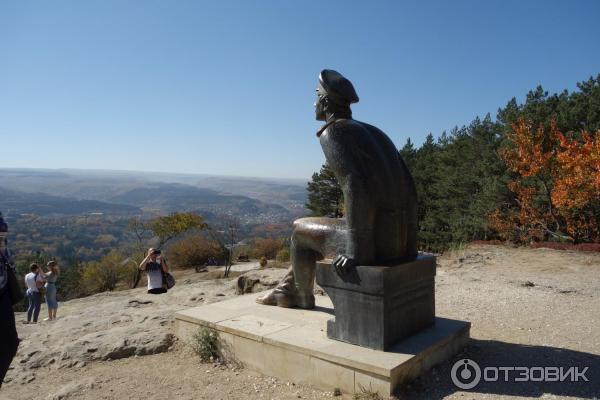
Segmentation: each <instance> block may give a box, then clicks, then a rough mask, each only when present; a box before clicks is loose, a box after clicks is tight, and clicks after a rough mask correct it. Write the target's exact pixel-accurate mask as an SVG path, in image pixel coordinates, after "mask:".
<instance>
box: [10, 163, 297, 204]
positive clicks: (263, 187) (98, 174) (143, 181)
mask: <svg viewBox="0 0 600 400" xmlns="http://www.w3.org/2000/svg"><path fill="white" fill-rule="evenodd" d="M162 184H179V185H180V186H171V187H163V188H168V189H170V190H173V191H174V194H169V195H168V198H169V199H170V200H172V201H173V202H174V203H173V205H172V206H171V205H169V204H165V203H164V202H163V206H164V209H165V210H172V209H174V208H175V207H180V206H181V204H182V203H185V204H186V205H185V207H184V208H188V207H190V206H194V204H190V202H189V201H188V200H190V201H192V199H187V200H185V198H187V197H189V196H190V195H192V194H193V195H197V196H199V198H200V200H199V203H201V204H202V203H207V202H208V203H210V204H215V203H216V202H217V203H218V202H220V201H226V197H227V196H233V197H237V199H229V200H227V201H230V202H233V203H240V202H242V203H243V198H244V197H245V198H250V199H254V200H259V201H260V202H263V203H265V204H269V205H276V206H282V207H284V208H286V209H288V210H290V211H291V212H292V214H294V215H296V214H298V213H302V212H304V203H305V202H306V182H305V181H303V180H298V179H271V178H245V177H229V176H212V175H198V174H170V173H150V172H127V171H95V170H91V171H87V170H40V169H0V187H3V188H6V189H10V190H14V191H18V192H29V193H46V194H49V195H56V194H57V193H60V196H62V197H69V198H74V199H78V200H97V201H104V202H121V201H120V199H125V201H126V203H125V204H129V205H133V206H136V207H140V208H143V207H144V206H150V207H152V206H151V201H150V200H149V199H148V195H151V194H152V193H151V192H147V191H144V190H148V189H149V190H154V189H158V188H161V187H162V186H161V185H162ZM185 187H189V188H190V189H185ZM193 189H200V190H197V191H194V190H193ZM203 189H210V190H209V191H207V190H203ZM175 193H177V195H175ZM150 197H151V198H152V197H155V196H153V195H152V196H150ZM252 204H253V205H254V206H256V207H258V208H261V206H260V205H258V204H256V203H253V202H248V201H246V205H245V206H244V205H243V204H242V207H245V208H248V207H250V208H252V207H253V206H252Z"/></svg>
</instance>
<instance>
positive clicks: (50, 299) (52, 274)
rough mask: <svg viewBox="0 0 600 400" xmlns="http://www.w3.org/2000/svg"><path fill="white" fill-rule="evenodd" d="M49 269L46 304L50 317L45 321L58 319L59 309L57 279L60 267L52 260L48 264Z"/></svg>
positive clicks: (47, 273)
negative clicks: (57, 312)
mask: <svg viewBox="0 0 600 400" xmlns="http://www.w3.org/2000/svg"><path fill="white" fill-rule="evenodd" d="M47 266H48V269H49V271H48V272H46V273H45V275H46V285H45V287H46V304H48V318H45V319H44V321H52V320H54V319H56V310H57V309H58V302H57V301H56V281H57V280H58V276H59V275H60V269H59V268H58V264H57V263H56V261H50V262H48V264H47Z"/></svg>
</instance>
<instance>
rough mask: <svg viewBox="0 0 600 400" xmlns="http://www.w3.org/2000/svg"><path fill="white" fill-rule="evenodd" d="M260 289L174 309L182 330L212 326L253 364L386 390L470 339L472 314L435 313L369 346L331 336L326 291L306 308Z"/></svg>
mask: <svg viewBox="0 0 600 400" xmlns="http://www.w3.org/2000/svg"><path fill="white" fill-rule="evenodd" d="M257 296H258V295H257V294H251V295H245V296H240V297H236V298H235V299H231V300H227V301H223V302H220V303H213V304H208V305H205V306H200V307H195V308H191V309H188V310H184V311H180V312H178V313H176V314H175V318H176V329H177V335H178V337H179V338H180V339H182V340H184V341H188V340H190V338H191V336H192V335H193V334H194V333H195V332H196V331H197V330H198V328H199V327H208V328H212V329H214V330H216V331H218V332H219V336H220V339H221V343H222V344H223V346H224V348H225V352H226V356H228V357H230V358H232V359H235V360H236V361H237V362H240V363H241V364H243V365H245V366H246V367H247V368H249V369H252V370H255V371H257V372H260V373H262V374H265V375H269V376H275V377H278V378H280V379H283V380H287V381H290V382H296V383H305V384H308V385H312V386H315V387H318V388H321V389H324V390H333V389H335V388H339V389H341V390H342V391H343V392H347V393H354V392H357V391H360V389H361V388H366V389H368V390H372V391H376V392H379V393H380V394H381V395H383V396H388V395H390V394H393V392H394V390H395V389H396V387H397V386H398V385H401V384H403V383H406V382H408V381H410V380H412V379H414V378H416V377H418V376H419V375H421V374H422V373H423V372H425V371H427V370H428V369H429V368H431V367H432V366H434V365H435V364H438V363H440V362H442V361H444V360H446V359H448V358H450V357H452V356H453V355H454V354H456V353H457V352H458V351H459V350H460V349H461V348H462V347H464V346H465V345H466V343H467V341H468V339H469V329H470V323H469V322H464V321H457V320H451V319H446V318H439V317H437V318H436V319H435V324H434V326H433V327H431V328H429V329H426V330H424V331H422V332H420V333H418V334H416V335H414V336H411V337H409V338H407V339H406V340H403V341H402V342H400V343H398V344H397V345H395V346H393V347H392V348H391V349H390V350H389V351H386V352H383V351H379V350H372V349H368V348H365V347H359V346H355V345H352V344H348V343H344V342H340V341H337V340H333V339H329V338H327V333H326V330H327V320H329V319H331V318H332V316H333V306H332V304H331V301H330V300H329V298H328V297H325V296H317V307H316V308H315V309H314V310H301V309H285V308H279V307H269V306H261V305H259V304H256V303H255V298H256V297H257Z"/></svg>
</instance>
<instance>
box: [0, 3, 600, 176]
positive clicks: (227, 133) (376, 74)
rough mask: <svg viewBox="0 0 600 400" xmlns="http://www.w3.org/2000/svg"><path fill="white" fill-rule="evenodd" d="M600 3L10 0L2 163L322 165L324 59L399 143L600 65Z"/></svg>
mask: <svg viewBox="0 0 600 400" xmlns="http://www.w3.org/2000/svg"><path fill="white" fill-rule="evenodd" d="M599 15H600V2H598V1H592V0H589V1H583V0H582V1H572V2H566V1H562V2H560V1H545V2H541V1H513V0H510V1H496V0H495V1H488V2H479V1H455V2H446V1H420V2H416V1H411V2H405V1H371V2H358V1H327V2H317V1H304V2H292V1H275V0H265V1H258V0H257V1H244V0H237V1H229V0H224V1H183V0H182V1H176V2H167V1H143V2H142V1H113V0H103V1H98V0H90V1H84V2H81V1H52V2H33V1H6V2H2V3H0V59H1V62H0V149H1V158H0V168H50V169H53V168H73V169H102V170H128V171H163V172H171V173H191V174H214V175H232V176H251V177H275V178H301V179H306V178H308V177H310V175H311V174H312V173H313V172H314V171H317V170H318V169H319V168H320V166H321V164H322V163H323V162H324V156H323V154H322V151H321V148H320V145H319V142H318V140H317V138H316V136H315V132H316V131H317V130H318V128H319V126H320V125H321V123H320V122H319V121H316V120H315V118H314V107H313V103H314V101H315V87H316V85H317V82H318V74H319V72H320V71H321V70H322V69H325V68H329V69H335V70H337V71H339V72H341V73H342V74H343V75H345V76H346V77H347V78H349V79H350V80H351V81H352V82H353V84H354V86H355V88H356V91H357V93H358V95H359V97H360V102H359V103H358V104H355V105H353V116H354V118H356V119H358V120H361V121H365V122H368V123H370V124H373V125H376V126H378V127H379V128H380V129H382V130H383V131H384V132H386V133H387V134H388V135H389V136H390V137H391V138H392V140H393V141H394V142H395V144H396V146H397V147H401V146H402V145H403V144H404V143H405V142H406V139H407V138H409V137H410V138H411V139H412V141H413V142H415V144H417V145H420V144H421V143H422V141H423V140H424V138H425V136H426V135H427V134H429V133H432V134H433V135H434V136H435V137H438V136H439V135H440V134H441V133H442V132H443V131H450V130H451V129H452V128H454V127H455V126H459V127H460V126H462V125H466V124H469V123H470V122H471V121H472V120H473V119H474V118H476V117H481V118H483V117H484V116H485V115H486V114H487V113H490V114H491V116H492V117H493V118H495V116H496V112H497V110H498V108H500V107H503V106H504V105H506V103H507V102H508V101H509V100H510V99H511V98H513V97H516V98H517V100H518V101H519V102H522V101H523V99H524V97H525V95H526V93H527V92H528V91H529V90H532V89H534V88H535V87H536V86H538V85H542V86H543V87H544V89H545V90H547V91H549V92H550V93H554V92H560V91H562V90H564V89H567V90H569V91H573V90H576V83H577V82H580V81H583V80H587V79H589V78H590V77H591V76H594V77H595V76H597V75H598V74H599V73H600V24H598V16H599Z"/></svg>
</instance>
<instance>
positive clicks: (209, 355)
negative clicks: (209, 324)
mask: <svg viewBox="0 0 600 400" xmlns="http://www.w3.org/2000/svg"><path fill="white" fill-rule="evenodd" d="M191 346H192V349H193V350H194V352H196V354H198V355H199V356H200V359H201V360H202V361H211V360H216V359H218V358H221V349H220V345H219V335H218V334H217V332H215V331H214V330H212V329H208V328H199V329H198V331H197V332H196V333H194V335H193V336H192V342H191Z"/></svg>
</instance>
